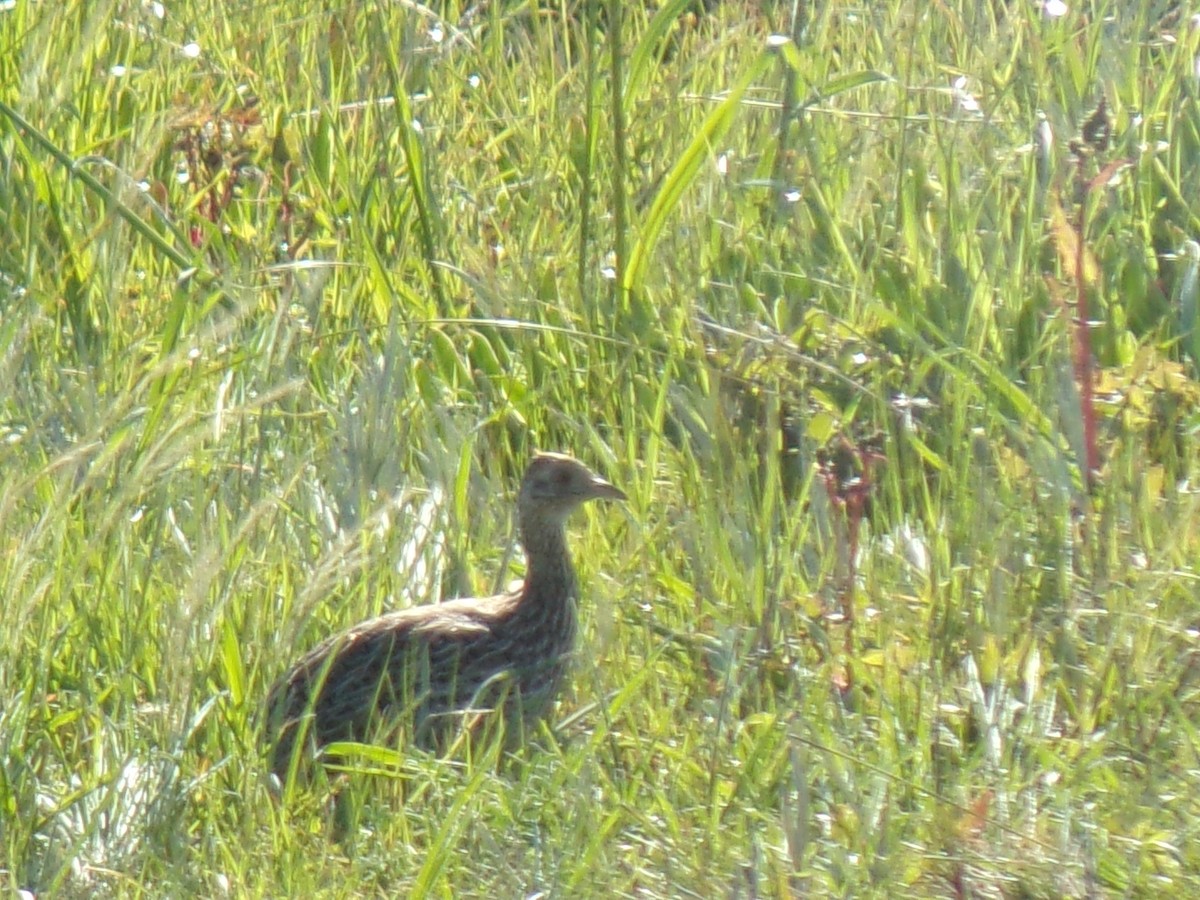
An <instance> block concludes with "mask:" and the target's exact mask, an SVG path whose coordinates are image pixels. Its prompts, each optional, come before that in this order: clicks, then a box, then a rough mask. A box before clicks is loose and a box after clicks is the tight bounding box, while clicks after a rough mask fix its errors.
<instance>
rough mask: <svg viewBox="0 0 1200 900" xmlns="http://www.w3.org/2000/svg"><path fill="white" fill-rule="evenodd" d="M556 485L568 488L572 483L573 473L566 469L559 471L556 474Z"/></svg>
mask: <svg viewBox="0 0 1200 900" xmlns="http://www.w3.org/2000/svg"><path fill="white" fill-rule="evenodd" d="M554 483H555V484H557V485H558V486H559V487H566V486H567V485H568V484H570V483H571V473H570V472H568V471H567V470H566V469H559V470H558V471H557V472H555V473H554Z"/></svg>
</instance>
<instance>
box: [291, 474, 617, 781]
mask: <svg viewBox="0 0 1200 900" xmlns="http://www.w3.org/2000/svg"><path fill="white" fill-rule="evenodd" d="M597 499H608V500H624V499H625V494H624V493H623V492H622V491H620V490H619V489H617V488H615V487H613V485H611V484H609V483H608V482H607V481H605V480H604V479H603V478H601V477H600V476H599V475H596V474H595V473H594V472H592V471H591V470H590V469H589V468H588V467H587V466H585V465H584V464H583V463H580V462H577V461H576V460H574V459H572V458H571V457H569V456H563V455H561V454H557V453H542V454H539V455H537V456H535V457H534V459H533V461H532V462H531V463H530V464H529V468H528V469H527V470H526V472H525V477H524V479H523V480H522V481H521V492H520V496H519V498H518V500H517V518H518V525H519V527H520V535H521V544H522V545H523V546H524V548H525V581H524V583H523V584H522V585H521V586H520V587H519V588H518V589H517V590H515V591H512V592H510V593H506V594H498V595H496V596H494V597H484V598H482V599H475V598H471V599H461V600H451V601H449V602H447V603H440V604H432V605H428V606H418V607H413V608H411V609H405V610H401V611H400V612H394V613H389V614H387V615H383V616H379V617H378V618H375V619H370V620H368V621H366V622H362V623H360V624H358V625H355V626H354V627H353V628H350V629H349V630H347V631H344V632H342V633H341V634H338V635H335V636H334V637H331V638H329V639H328V640H326V641H324V642H323V643H321V644H320V645H319V646H317V647H316V648H315V649H313V650H312V651H310V652H309V653H308V654H307V655H305V656H304V657H303V658H302V659H301V660H300V661H299V662H297V663H296V664H295V665H294V666H292V668H291V669H290V670H289V671H288V672H287V674H286V675H284V676H283V677H282V678H280V679H279V681H277V682H276V683H275V685H274V686H273V687H272V688H271V692H270V694H269V696H268V698H267V716H268V737H269V738H270V739H271V741H272V744H273V746H272V752H271V769H272V771H273V772H274V773H275V774H276V775H278V776H279V777H280V778H281V779H283V778H285V776H286V775H287V772H288V768H289V766H290V765H291V763H292V757H293V754H294V753H295V748H296V742H297V739H300V740H301V741H302V744H301V746H302V747H305V748H308V749H310V750H311V749H318V748H321V747H324V746H325V745H327V744H330V743H332V742H335V741H365V740H369V739H370V738H371V737H372V736H376V737H378V736H384V737H387V736H390V735H391V734H394V733H395V731H396V729H398V728H401V727H403V726H404V725H405V724H406V723H411V726H412V731H411V733H412V735H413V736H414V738H415V740H416V741H417V742H418V743H420V744H423V745H426V746H428V745H430V744H435V743H436V740H437V738H438V737H440V736H441V735H443V734H446V733H447V732H452V731H453V729H454V726H456V725H459V724H460V723H461V721H462V715H461V714H462V713H463V712H464V711H467V710H476V709H480V708H490V707H494V706H497V705H503V706H504V708H505V712H506V713H507V714H510V715H513V716H514V717H515V719H516V721H517V722H519V723H524V724H529V723H531V722H533V721H536V719H537V718H539V717H541V716H542V715H544V714H545V712H546V711H547V710H548V708H549V705H550V703H551V701H552V700H553V699H554V696H555V694H556V693H557V692H558V690H559V688H560V687H561V686H562V682H563V678H564V676H565V675H566V672H567V667H568V662H569V655H570V653H571V651H572V650H573V649H574V646H575V632H576V630H577V619H576V609H575V607H576V603H577V602H578V598H579V583H578V581H577V580H576V577H575V569H574V567H573V566H572V564H571V557H570V554H569V553H568V552H567V543H566V536H565V533H564V532H565V524H566V520H567V517H568V516H569V515H570V513H571V512H572V511H573V510H574V509H575V508H576V507H577V506H579V505H580V504H581V503H584V502H585V501H588V500H597Z"/></svg>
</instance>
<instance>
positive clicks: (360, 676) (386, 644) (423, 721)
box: [267, 594, 574, 777]
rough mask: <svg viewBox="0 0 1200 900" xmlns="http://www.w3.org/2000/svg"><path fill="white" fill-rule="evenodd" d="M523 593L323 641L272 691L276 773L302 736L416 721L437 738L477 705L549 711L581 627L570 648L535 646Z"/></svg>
mask: <svg viewBox="0 0 1200 900" xmlns="http://www.w3.org/2000/svg"><path fill="white" fill-rule="evenodd" d="M519 600H520V597H519V595H518V594H503V595H499V596H496V597H489V598H486V599H483V600H476V599H469V600H453V601H450V602H448V603H443V604H438V605H434V606H423V607H417V608H414V609H409V610H403V611H401V612H396V613H390V614H388V615H384V616H380V617H378V618H375V619H371V620H368V621H366V622H363V623H361V624H359V625H356V626H355V627H353V628H351V629H349V630H348V631H345V632H342V633H341V634H339V635H336V636H334V637H332V638H329V639H328V640H326V641H325V642H323V643H322V644H320V645H318V646H317V647H316V648H314V649H313V650H312V651H310V652H309V653H308V654H307V655H305V656H304V657H303V658H302V659H301V660H300V661H299V662H297V663H296V664H295V665H294V666H293V667H292V668H291V669H290V670H289V671H288V672H287V673H286V674H285V675H284V676H283V677H282V678H280V679H279V681H278V682H276V684H275V686H274V687H273V688H272V690H271V693H270V695H269V697H268V700H267V712H268V716H269V722H270V732H271V734H272V735H273V740H274V746H273V749H272V770H273V771H275V772H276V774H278V775H280V776H281V777H282V776H283V775H284V774H285V773H286V772H287V768H288V765H289V764H290V761H291V758H292V754H293V752H294V747H295V742H296V740H297V739H298V738H300V739H302V740H304V741H305V742H306V743H308V744H311V745H314V746H324V745H326V744H329V743H332V742H335V741H365V740H368V739H369V738H370V737H371V736H372V734H373V733H374V732H375V730H376V729H378V728H380V727H381V726H386V727H388V728H389V729H393V730H394V729H395V728H396V727H403V726H404V725H408V726H410V728H411V732H410V733H411V735H412V737H413V738H414V739H415V740H417V742H418V743H423V744H426V745H429V744H431V743H434V742H435V741H436V738H437V737H438V736H440V735H442V734H444V733H446V732H447V731H448V730H453V729H454V728H455V726H456V725H457V724H458V722H459V721H460V720H461V716H456V715H453V714H454V713H457V712H459V711H462V710H465V709H468V708H470V709H480V708H485V709H486V708H491V707H492V706H494V705H497V704H499V703H501V702H504V701H508V702H509V703H510V704H513V705H518V709H517V712H518V714H519V717H520V718H521V719H523V720H528V719H529V718H531V717H536V716H537V715H540V714H541V713H542V711H543V710H544V707H545V703H546V700H548V699H549V697H551V696H552V695H553V693H554V692H555V691H556V690H557V688H558V685H559V683H560V682H561V678H562V674H563V672H564V671H565V667H566V660H565V652H566V650H568V649H569V645H570V643H571V641H572V640H573V637H574V629H573V628H572V629H571V633H570V634H568V635H564V636H563V639H562V641H560V642H558V643H561V644H562V647H561V648H560V647H548V646H546V645H545V644H544V642H541V643H540V646H537V647H535V646H533V644H532V643H531V641H530V636H529V635H526V634H524V633H523V629H522V628H521V625H522V617H521V615H520V614H519V613H520V607H519Z"/></svg>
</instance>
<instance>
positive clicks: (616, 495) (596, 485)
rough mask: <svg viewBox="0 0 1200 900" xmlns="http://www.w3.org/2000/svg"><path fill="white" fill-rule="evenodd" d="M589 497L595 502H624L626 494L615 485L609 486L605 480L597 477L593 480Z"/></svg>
mask: <svg viewBox="0 0 1200 900" xmlns="http://www.w3.org/2000/svg"><path fill="white" fill-rule="evenodd" d="M588 495H589V496H590V497H591V498H592V499H595V500H624V499H625V492H624V491H623V490H621V489H620V488H619V487H616V486H615V485H612V484H609V483H608V482H607V481H605V480H604V479H603V478H601V477H599V476H596V477H595V478H593V479H592V484H591V490H590V491H589V492H588Z"/></svg>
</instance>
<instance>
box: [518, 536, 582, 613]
mask: <svg viewBox="0 0 1200 900" xmlns="http://www.w3.org/2000/svg"><path fill="white" fill-rule="evenodd" d="M521 543H522V544H523V545H524V547H525V584H524V585H523V586H522V588H521V601H520V606H521V607H523V609H524V611H525V612H526V613H528V614H531V615H534V616H537V617H538V618H539V619H541V621H542V622H543V623H544V626H543V627H546V628H548V629H550V630H553V629H554V627H555V625H556V624H559V625H561V626H562V627H564V628H565V629H566V630H569V631H571V632H572V633H573V630H574V618H575V603H576V600H577V599H578V597H579V582H578V580H577V579H576V577H575V567H574V566H573V565H572V564H571V554H570V553H569V552H568V550H567V539H566V534H565V531H564V526H563V523H562V522H560V521H541V520H538V521H532V522H523V523H522V527H521Z"/></svg>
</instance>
